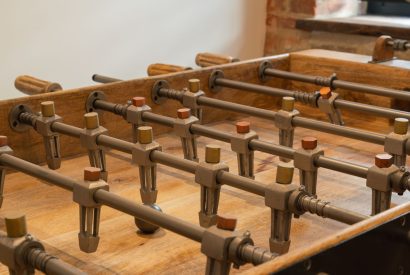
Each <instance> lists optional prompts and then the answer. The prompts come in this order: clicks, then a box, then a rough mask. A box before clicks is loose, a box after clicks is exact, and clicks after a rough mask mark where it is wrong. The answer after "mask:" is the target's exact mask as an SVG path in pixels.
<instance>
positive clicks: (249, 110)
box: [158, 88, 410, 153]
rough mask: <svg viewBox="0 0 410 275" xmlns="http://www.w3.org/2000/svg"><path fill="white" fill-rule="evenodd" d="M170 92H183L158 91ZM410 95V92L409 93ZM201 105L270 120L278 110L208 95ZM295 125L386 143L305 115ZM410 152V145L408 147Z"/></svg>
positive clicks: (161, 93) (381, 138) (380, 137)
mask: <svg viewBox="0 0 410 275" xmlns="http://www.w3.org/2000/svg"><path fill="white" fill-rule="evenodd" d="M168 93H172V94H174V95H175V96H178V95H182V92H179V91H175V90H171V89H167V88H161V89H160V90H159V91H158V95H159V96H163V97H168ZM409 95H410V94H409ZM197 103H198V104H199V105H204V106H209V107H214V108H220V109H225V110H228V111H233V112H238V113H242V114H247V115H251V116H255V117H260V118H265V119H269V120H275V115H276V112H274V111H269V110H265V109H261V108H256V107H251V106H247V105H242V104H238V103H232V102H227V101H223V100H219V99H214V98H209V97H206V96H200V97H198V99H197ZM293 124H294V126H299V127H302V128H306V129H312V130H318V131H321V132H325V133H329V134H334V135H338V136H344V137H348V138H353V139H358V140H362V141H367V142H370V143H375V144H380V145H383V144H384V139H385V135H381V134H377V133H374V132H369V131H363V130H359V129H354V128H350V127H346V126H340V125H335V124H330V123H325V122H320V121H316V120H313V119H307V118H303V117H295V118H294V119H293ZM406 148H408V149H406V150H407V151H408V152H409V153H410V147H406Z"/></svg>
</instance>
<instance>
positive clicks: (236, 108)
mask: <svg viewBox="0 0 410 275" xmlns="http://www.w3.org/2000/svg"><path fill="white" fill-rule="evenodd" d="M197 103H198V104H199V105H203V106H210V107H214V108H219V109H224V110H227V111H233V112H238V113H242V114H247V115H251V116H256V117H260V118H266V119H269V120H273V121H274V120H275V115H276V112H274V111H269V110H264V109H260V108H256V107H251V106H247V105H242V104H238V103H233V102H228V101H223V100H219V99H214V98H209V97H205V96H200V97H198V99H197Z"/></svg>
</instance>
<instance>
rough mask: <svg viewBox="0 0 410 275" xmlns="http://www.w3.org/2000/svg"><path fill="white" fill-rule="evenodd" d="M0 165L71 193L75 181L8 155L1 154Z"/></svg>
mask: <svg viewBox="0 0 410 275" xmlns="http://www.w3.org/2000/svg"><path fill="white" fill-rule="evenodd" d="M0 163H1V165H3V166H8V167H11V168H13V169H15V170H17V171H21V172H23V173H25V174H27V175H30V176H33V177H36V178H39V179H42V180H45V181H47V182H51V183H53V184H54V185H56V186H58V187H60V188H63V189H65V190H68V191H73V186H74V184H75V183H76V181H75V180H73V179H71V178H69V177H65V176H63V175H61V174H59V173H57V172H54V171H53V170H49V169H45V168H42V167H40V166H38V165H35V164H33V163H31V162H28V161H25V160H22V159H19V158H16V157H14V156H12V155H9V154H2V155H1V156H0Z"/></svg>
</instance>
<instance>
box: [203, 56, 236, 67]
mask: <svg viewBox="0 0 410 275" xmlns="http://www.w3.org/2000/svg"><path fill="white" fill-rule="evenodd" d="M237 61H239V59H238V58H234V57H232V56H227V55H220V54H214V53H199V54H197V55H196V57H195V63H196V64H197V65H198V66H200V67H209V66H214V65H221V64H227V63H232V62H237Z"/></svg>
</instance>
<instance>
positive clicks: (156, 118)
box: [94, 100, 367, 191]
mask: <svg viewBox="0 0 410 275" xmlns="http://www.w3.org/2000/svg"><path fill="white" fill-rule="evenodd" d="M116 106H118V105H117V104H114V103H110V102H107V101H104V100H96V101H95V102H94V107H96V108H98V109H103V110H105V111H109V112H113V113H116V112H115V108H116ZM142 118H143V119H144V120H145V121H148V122H154V123H159V124H162V125H165V126H168V127H173V126H174V123H175V119H173V118H170V117H167V116H163V115H159V114H155V113H152V112H144V113H142ZM190 130H191V132H192V133H193V134H197V135H201V136H206V137H210V138H213V139H217V140H220V141H223V142H227V143H230V141H231V139H232V138H233V136H232V135H231V134H229V133H226V132H223V131H219V130H217V129H213V128H211V127H208V126H204V125H200V124H193V125H191V128H190ZM99 142H100V143H102V145H104V144H105V145H106V146H108V147H111V148H113V147H115V146H114V145H115V144H117V145H118V144H121V146H119V147H115V148H116V149H118V150H120V151H123V152H130V150H131V149H130V146H129V145H127V142H125V141H121V140H116V139H111V138H110V137H108V136H101V137H100V138H99ZM127 147H128V148H129V149H127ZM249 147H250V148H251V149H252V150H256V151H261V152H265V153H268V154H272V155H276V156H279V157H285V158H289V159H293V156H294V153H295V150H294V149H292V148H289V147H286V146H281V145H275V144H272V143H269V142H265V141H261V140H259V139H254V140H251V141H250V142H249ZM167 160H168V159H167V158H166V157H163V158H162V159H161V161H162V164H165V165H168V166H173V165H176V164H179V168H178V169H180V170H184V171H186V172H191V173H195V169H196V166H194V164H192V165H189V164H188V163H189V161H187V162H186V163H185V164H184V165H182V163H181V162H179V161H176V162H172V161H171V162H170V161H167ZM315 164H316V165H317V166H318V167H323V168H327V169H331V170H334V171H339V172H343V173H346V174H350V175H354V176H358V177H362V178H366V177H367V168H366V167H364V166H360V165H356V164H353V163H349V162H345V161H340V160H336V159H332V158H327V157H324V156H321V157H320V160H317V161H316V162H315ZM247 191H249V190H247Z"/></svg>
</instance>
